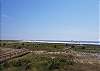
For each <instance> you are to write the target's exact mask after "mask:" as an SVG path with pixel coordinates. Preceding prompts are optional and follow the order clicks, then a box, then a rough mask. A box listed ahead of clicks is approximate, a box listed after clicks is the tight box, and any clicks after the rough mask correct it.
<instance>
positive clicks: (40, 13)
mask: <svg viewBox="0 0 100 71" xmlns="http://www.w3.org/2000/svg"><path fill="white" fill-rule="evenodd" d="M0 2H1V39H20V40H30V39H31V40H36V39H37V40H42V39H43V40H99V0H0Z"/></svg>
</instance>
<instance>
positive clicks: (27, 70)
mask: <svg viewBox="0 0 100 71" xmlns="http://www.w3.org/2000/svg"><path fill="white" fill-rule="evenodd" d="M12 42H13V43H12ZM12 42H9V41H0V47H1V48H14V49H22V48H26V49H28V50H29V51H46V52H65V51H66V52H69V51H75V52H85V53H99V52H100V48H99V47H100V46H99V45H72V44H55V43H52V44H51V43H31V42H16V41H12ZM70 47H71V48H70ZM74 60H75V56H74V55H70V54H68V55H65V54H46V53H40V54H35V53H33V52H31V53H28V54H26V55H24V56H20V57H17V58H13V59H11V60H7V61H5V62H4V63H1V64H0V71H100V64H95V63H94V64H88V63H76V62H75V61H74Z"/></svg>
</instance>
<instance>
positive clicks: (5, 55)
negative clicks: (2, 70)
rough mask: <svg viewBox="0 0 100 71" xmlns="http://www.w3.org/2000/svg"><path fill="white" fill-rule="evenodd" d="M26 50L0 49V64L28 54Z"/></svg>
mask: <svg viewBox="0 0 100 71" xmlns="http://www.w3.org/2000/svg"><path fill="white" fill-rule="evenodd" d="M29 52H30V51H29V50H28V49H24V48H23V49H12V48H1V47H0V63H3V62H5V61H7V60H9V59H12V58H16V57H19V56H22V55H25V54H27V53H29Z"/></svg>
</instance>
